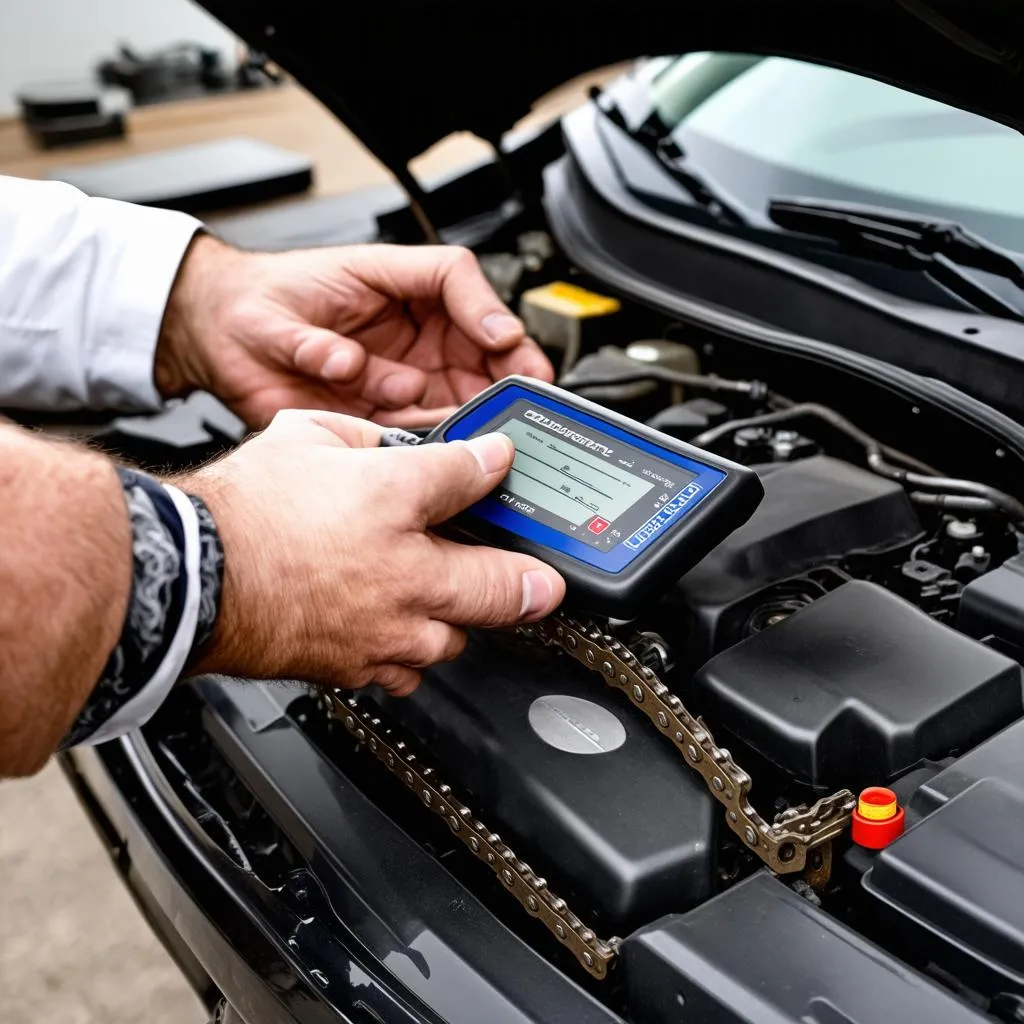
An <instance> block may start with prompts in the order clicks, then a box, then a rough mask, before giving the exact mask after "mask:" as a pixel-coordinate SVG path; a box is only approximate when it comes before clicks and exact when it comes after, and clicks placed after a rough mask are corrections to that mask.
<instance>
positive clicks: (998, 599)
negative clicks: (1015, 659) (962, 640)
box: [957, 555, 1024, 648]
mask: <svg viewBox="0 0 1024 1024" xmlns="http://www.w3.org/2000/svg"><path fill="white" fill-rule="evenodd" d="M957 624H958V625H959V627H960V628H961V629H962V630H963V631H964V632H965V633H967V634H968V635H969V636H976V637H979V638H982V637H987V636H995V637H998V638H999V639H1000V640H1002V641H1004V642H1006V643H1009V644H1013V645H1014V646H1015V647H1017V648H1024V555H1017V556H1016V557H1014V558H1008V559H1007V560H1006V561H1005V562H1003V564H1002V565H1001V566H999V568H997V569H993V570H992V571H991V572H987V573H985V574H984V575H983V576H979V577H978V578H977V579H976V580H972V581H971V582H970V583H968V584H967V586H966V587H964V590H963V593H962V594H961V596H960V609H959V621H958V623H957Z"/></svg>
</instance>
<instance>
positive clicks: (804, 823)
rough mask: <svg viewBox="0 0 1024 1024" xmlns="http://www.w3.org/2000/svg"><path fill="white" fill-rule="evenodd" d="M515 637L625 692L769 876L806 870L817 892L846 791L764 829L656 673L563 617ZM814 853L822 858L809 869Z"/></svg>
mask: <svg viewBox="0 0 1024 1024" xmlns="http://www.w3.org/2000/svg"><path fill="white" fill-rule="evenodd" d="M520 632H521V633H522V634H524V635H525V636H527V637H530V638H533V639H536V640H539V641H540V642H541V643H543V644H545V645H548V646H551V647H557V648H558V649H559V650H561V651H564V652H565V653H566V654H568V655H569V656H570V657H572V658H574V659H575V660H576V661H578V662H579V663H580V664H581V665H583V666H584V667H586V668H588V669H590V670H591V671H593V672H597V673H598V674H600V675H601V677H602V678H603V679H604V681H605V682H606V683H607V684H608V685H609V686H611V687H614V688H615V689H617V690H622V692H623V693H625V694H626V695H627V696H628V697H629V699H630V700H631V701H632V702H633V704H634V705H636V707H638V708H639V709H640V710H641V711H643V713H644V714H645V715H647V717H648V718H649V719H650V720H651V721H652V722H653V723H654V725H655V727H656V728H657V729H658V731H659V732H660V733H663V734H664V735H665V736H667V737H668V738H669V739H670V740H671V741H672V742H673V743H674V744H675V745H676V747H677V748H678V750H679V752H680V753H681V754H682V755H683V759H684V760H685V761H686V763H687V764H688V765H689V766H690V767H691V768H692V769H693V770H694V771H695V772H697V773H698V774H699V775H700V776H701V777H702V778H703V779H704V781H705V782H706V783H707V786H708V790H709V791H710V793H711V795H712V796H713V797H714V798H715V799H716V800H717V801H718V802H719V803H720V804H722V805H723V806H724V807H725V809H726V814H725V820H726V822H727V823H728V825H729V828H731V829H732V830H733V832H735V833H736V835H738V836H739V837H740V839H741V840H742V841H743V845H744V846H745V847H746V848H747V849H748V850H750V851H751V852H752V853H754V854H756V855H757V856H758V857H760V858H761V860H763V861H764V863H765V864H767V865H768V867H769V868H771V869H772V871H775V872H776V873H778V874H792V873H795V872H799V871H804V870H807V871H808V872H809V877H810V878H812V879H813V880H814V884H815V885H816V886H818V887H820V885H823V884H824V882H825V881H827V874H826V875H825V877H823V871H822V868H823V866H824V865H827V864H829V863H830V862H831V857H830V854H831V850H830V849H828V848H826V846H827V844H829V843H830V842H831V840H832V839H834V838H835V837H836V836H838V835H839V834H840V833H842V832H843V830H844V829H845V828H846V827H847V826H848V825H849V824H850V815H851V813H852V811H853V809H854V806H855V804H856V801H855V799H854V795H853V793H851V792H850V790H848V789H841V790H839V791H838V792H836V793H833V794H832V795H831V796H827V797H823V798H822V799H820V800H818V801H816V802H815V803H814V804H812V805H811V806H810V807H793V808H789V809H788V810H786V811H783V812H782V813H781V814H780V815H778V816H777V817H776V819H775V821H774V822H773V823H771V824H769V823H768V822H767V821H765V819H764V818H763V817H761V815H760V814H758V812H757V811H756V810H754V807H753V805H752V804H751V803H750V799H749V794H750V789H751V785H752V782H751V778H750V776H749V775H748V774H747V773H746V772H745V771H744V770H743V769H742V768H740V766H739V765H738V764H737V763H736V762H735V761H734V760H733V759H732V755H731V754H730V753H729V751H728V750H726V749H725V748H724V747H719V746H718V745H717V744H716V743H715V740H714V737H713V736H712V735H711V733H710V732H709V730H708V728H707V726H706V725H705V724H704V721H703V720H702V719H700V718H697V717H695V716H694V715H691V714H690V712H689V711H687V710H686V708H685V707H684V706H683V702H682V701H681V700H680V699H679V698H678V697H677V696H675V694H673V693H670V692H669V689H668V687H667V686H665V684H664V683H663V682H661V680H660V679H659V678H658V677H657V675H656V674H655V672H654V671H653V669H651V668H649V667H647V666H646V665H643V664H641V662H640V660H639V659H638V658H637V656H636V655H635V654H634V653H633V652H632V651H631V650H629V648H628V647H626V646H625V645H624V644H622V643H621V642H620V641H618V640H616V639H615V638H614V637H612V636H609V635H608V634H606V633H603V632H602V631H601V630H599V629H598V628H597V627H596V626H595V625H594V624H593V623H583V622H579V621H577V620H575V619H572V618H569V617H568V616H566V615H563V614H561V613H559V614H556V615H554V616H552V617H551V618H548V619H545V620H544V621H543V622H540V623H537V624H536V625H533V626H525V627H521V629H520ZM812 850H819V851H820V853H819V854H818V855H816V856H815V857H814V858H812V863H810V865H808V859H809V854H810V852H811V851H812Z"/></svg>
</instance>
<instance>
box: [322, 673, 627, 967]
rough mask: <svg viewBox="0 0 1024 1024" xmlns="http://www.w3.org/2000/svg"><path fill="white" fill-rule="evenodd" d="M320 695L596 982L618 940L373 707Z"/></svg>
mask: <svg viewBox="0 0 1024 1024" xmlns="http://www.w3.org/2000/svg"><path fill="white" fill-rule="evenodd" d="M325 700H326V704H327V710H328V713H329V714H330V715H331V716H332V717H333V718H336V719H338V720H339V721H341V722H343V723H344V725H345V728H346V729H347V730H348V731H349V732H350V733H351V734H352V736H353V737H355V739H356V740H357V741H358V742H359V743H360V744H364V745H365V746H366V748H367V749H368V750H369V751H370V753H371V754H374V755H376V757H377V759H378V760H379V761H381V762H382V763H383V764H384V765H385V767H386V768H387V769H388V771H390V772H391V773H392V774H394V775H396V776H398V778H399V779H401V780H402V781H403V782H404V783H405V785H406V786H407V787H408V788H409V789H410V790H412V791H413V792H414V793H416V794H417V796H418V797H419V799H420V802H421V803H422V804H423V805H424V806H425V807H427V808H428V809H429V810H431V811H433V812H434V813H435V814H436V815H438V816H439V817H441V818H443V819H444V820H445V821H446V822H447V824H448V827H449V828H450V829H451V831H452V833H453V835H455V836H456V837H457V838H458V839H460V840H462V842H463V844H464V845H465V846H466V847H467V848H468V849H469V851H470V852H471V853H472V854H473V856H474V857H476V859H477V860H479V861H482V862H483V863H484V864H486V865H487V866H488V867H489V868H490V869H491V870H492V871H493V872H494V873H495V875H497V876H498V880H499V881H500V882H501V884H502V885H503V886H504V887H505V889H506V890H507V891H508V892H510V893H511V894H512V895H513V896H515V898H516V899H517V900H518V901H519V902H520V903H521V904H522V906H523V909H524V910H525V911H526V912H527V913H528V914H529V915H530V916H531V917H536V918H538V919H539V920H540V921H543V923H544V924H545V925H546V926H547V929H548V931H550V932H551V934H552V935H554V936H555V938H556V939H558V941H559V942H561V943H562V945H563V946H565V947H566V948H567V949H568V950H569V951H570V952H571V953H572V954H573V956H575V957H576V959H577V960H578V961H579V962H580V965H581V966H582V967H583V968H584V970H586V971H587V972H589V973H590V974H592V975H593V976H594V977H595V978H597V979H598V980H599V981H603V980H604V979H605V978H606V977H607V975H608V968H609V965H610V964H611V962H612V961H613V960H614V958H615V954H616V952H617V949H618V944H619V940H618V939H608V940H605V939H601V938H598V937H597V935H595V934H594V932H593V931H592V930H591V929H590V928H588V927H587V926H586V925H585V924H584V923H583V922H582V921H581V920H580V919H579V918H578V917H577V916H576V915H575V914H574V913H573V912H572V911H571V910H570V909H569V906H568V904H567V903H566V902H565V900H563V899H561V898H560V897H558V896H556V895H555V894H554V893H553V892H552V891H551V890H550V889H549V888H548V884H547V882H546V881H545V880H544V879H543V878H541V877H540V876H539V875H537V874H536V872H534V871H533V869H532V868H531V867H530V865H529V864H527V863H526V862H525V861H522V860H520V859H519V858H518V857H517V856H516V855H515V853H514V852H513V850H512V848H511V847H510V846H509V845H508V844H507V843H505V842H503V841H502V839H501V836H499V835H498V834H497V833H496V832H492V831H491V830H490V829H489V828H488V827H487V826H486V825H485V824H484V823H483V822H482V821H480V820H478V819H477V818H475V817H474V816H473V812H472V811H471V810H470V809H469V808H468V807H467V806H466V805H465V804H464V803H462V802H461V801H460V800H458V799H457V798H456V797H455V796H454V794H453V793H452V790H451V787H450V786H446V785H445V784H444V783H443V782H441V781H440V780H439V779H438V778H437V773H436V772H435V771H434V769H433V768H429V767H426V766H424V765H422V764H421V763H420V761H419V759H418V758H417V757H416V755H415V754H413V753H412V752H411V751H410V750H409V749H408V747H407V745H406V744H405V743H404V742H403V741H402V740H399V739H396V738H394V736H393V735H392V731H391V729H390V728H389V727H388V726H387V725H386V724H385V723H384V722H383V721H382V720H381V718H380V716H379V714H378V713H377V712H376V711H374V712H373V713H371V712H370V711H368V710H367V709H365V708H363V707H361V706H360V703H359V700H358V699H357V698H355V697H353V696H351V695H349V694H344V693H342V692H341V691H334V692H328V693H327V694H325Z"/></svg>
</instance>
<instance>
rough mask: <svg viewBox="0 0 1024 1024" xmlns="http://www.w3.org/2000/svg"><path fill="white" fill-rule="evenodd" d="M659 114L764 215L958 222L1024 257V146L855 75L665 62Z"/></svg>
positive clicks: (654, 89)
mask: <svg viewBox="0 0 1024 1024" xmlns="http://www.w3.org/2000/svg"><path fill="white" fill-rule="evenodd" d="M648 81H649V82H650V90H651V97H652V100H653V104H654V109H655V111H656V112H657V114H658V115H659V118H660V120H661V121H662V123H663V124H664V126H665V127H666V128H667V129H668V131H669V133H670V135H671V137H672V139H673V141H675V142H676V143H678V145H679V146H680V147H681V148H682V150H683V151H684V152H685V153H686V154H687V156H688V158H689V159H690V160H691V161H692V163H693V165H694V166H696V167H699V168H700V169H701V171H702V172H703V173H704V174H706V175H708V176H709V177H711V178H713V179H714V180H715V181H716V182H718V183H719V184H720V185H722V186H724V188H725V189H727V190H728V191H729V192H730V193H731V194H732V195H734V196H735V197H736V198H737V199H739V200H741V201H742V202H743V203H744V204H745V205H747V206H748V207H750V208H751V209H753V210H758V211H761V212H763V211H764V210H765V209H766V204H767V202H768V200H769V199H770V198H771V197H773V196H779V195H790V196H796V195H798V196H804V197H811V198H816V199H829V200H835V199H840V200H847V201H854V202H861V203H868V204H872V205H876V206H887V207H893V208H897V209H902V210H909V211H914V212H916V213H922V214H927V215H930V216H939V217H943V218H946V219H949V220H955V221H958V222H959V223H961V224H963V225H964V226H965V227H967V228H969V229H971V230H972V231H976V232H977V233H979V234H981V235H984V236H985V237H986V238H987V239H989V240H990V241H993V242H996V243H998V244H999V245H1002V246H1004V247H1006V248H1009V249H1013V250H1015V251H1024V187H1022V186H1021V182H1022V181H1024V137H1022V136H1021V135H1020V134H1019V133H1018V132H1016V131H1014V130H1013V129H1011V128H1008V127H1006V126H1004V125H1001V124H997V123H996V122H993V121H989V120H988V119H986V118H983V117H979V116H977V115H974V114H969V113H966V112H965V111H962V110H958V109H956V108H954V107H949V106H946V105H945V104H943V103H939V102H937V101H935V100H931V99H927V98H925V97H923V96H918V95H916V94H914V93H909V92H905V91H904V90H902V89H897V88H894V87H893V86H890V85H885V84H883V83H881V82H876V81H874V80H872V79H869V78H862V77H860V76H858V75H854V74H850V73H849V72H845V71H839V70H836V69H834V68H828V67H821V66H819V65H813V64H805V63H802V62H800V61H795V60H789V59H785V58H779V57H769V58H758V57H748V56H739V55H735V54H722V53H699V54H688V55H687V56H685V57H682V58H678V59H670V60H669V59H662V61H660V62H659V67H658V69H657V70H656V72H655V73H654V74H653V75H651V76H650V77H648Z"/></svg>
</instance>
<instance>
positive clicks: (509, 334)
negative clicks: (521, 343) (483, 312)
mask: <svg viewBox="0 0 1024 1024" xmlns="http://www.w3.org/2000/svg"><path fill="white" fill-rule="evenodd" d="M480 326H481V327H483V329H484V331H486V333H487V336H488V337H489V338H490V339H491V341H507V340H508V339H509V338H513V337H519V335H521V334H522V333H523V325H522V323H520V321H519V320H517V319H516V318H515V317H514V316H512V314H511V313H488V314H487V316H485V317H484V318H483V320H481V321H480Z"/></svg>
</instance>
